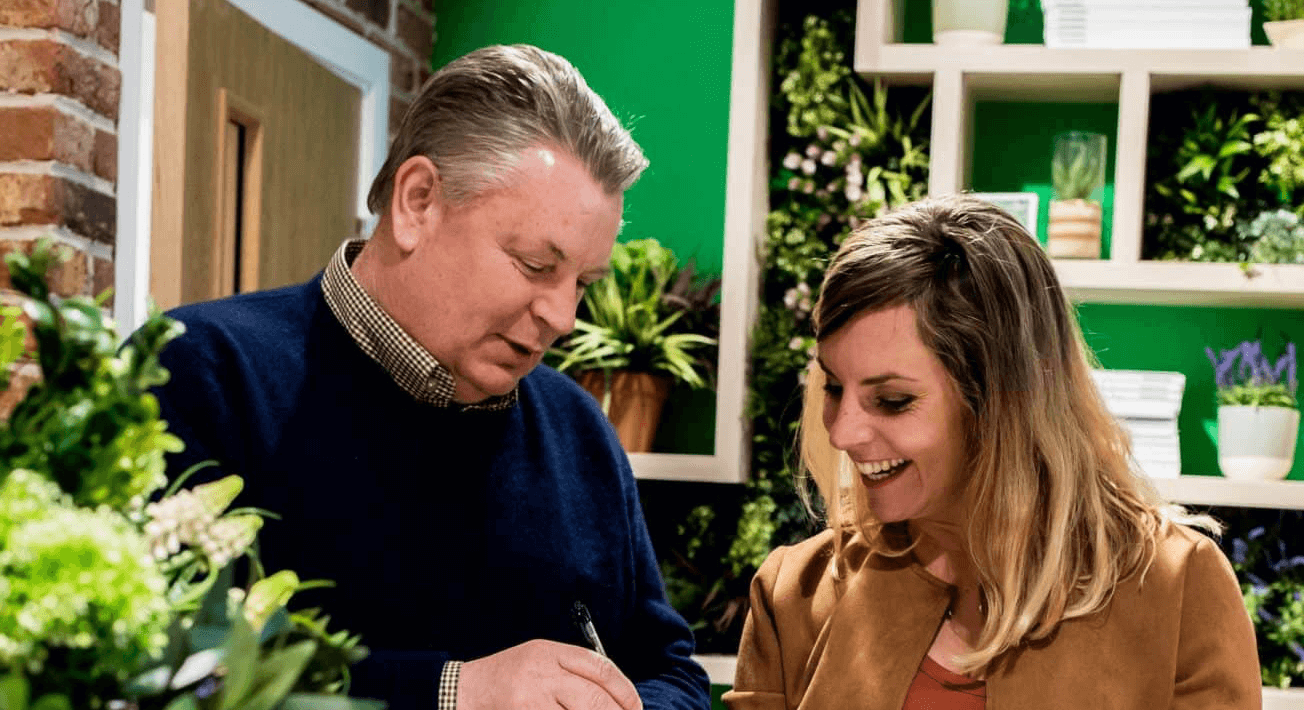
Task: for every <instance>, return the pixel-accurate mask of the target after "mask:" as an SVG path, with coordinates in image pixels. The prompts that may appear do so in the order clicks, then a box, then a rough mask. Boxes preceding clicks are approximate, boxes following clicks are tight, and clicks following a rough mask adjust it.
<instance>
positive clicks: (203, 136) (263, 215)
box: [153, 0, 360, 306]
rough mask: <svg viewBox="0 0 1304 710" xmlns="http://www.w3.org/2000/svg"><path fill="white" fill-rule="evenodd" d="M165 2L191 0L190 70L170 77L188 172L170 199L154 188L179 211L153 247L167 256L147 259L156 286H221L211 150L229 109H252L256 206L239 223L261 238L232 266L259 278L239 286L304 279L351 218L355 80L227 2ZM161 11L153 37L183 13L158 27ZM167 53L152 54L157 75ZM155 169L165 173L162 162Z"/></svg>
mask: <svg viewBox="0 0 1304 710" xmlns="http://www.w3.org/2000/svg"><path fill="white" fill-rule="evenodd" d="M162 5H164V6H172V5H188V12H187V13H185V14H186V15H187V16H186V17H185V18H184V19H185V20H186V28H187V29H186V35H187V37H188V41H187V42H186V45H187V49H186V52H185V55H184V56H185V61H184V62H183V63H184V64H185V76H186V78H185V81H184V84H183V83H182V82H181V81H180V80H179V79H175V78H174V79H173V83H174V84H175V85H177V86H179V87H181V88H184V90H185V91H184V94H182V95H184V96H185V97H186V99H185V102H184V126H183V127H182V128H176V127H173V128H172V130H173V132H174V133H180V134H181V135H182V136H183V138H182V141H183V143H184V147H183V152H184V166H185V170H184V176H183V177H182V178H180V180H178V182H181V183H182V185H181V186H180V187H179V188H178V187H176V186H175V185H174V186H172V189H170V190H168V192H169V197H166V198H165V197H164V196H163V195H159V198H160V200H164V199H171V200H174V202H173V203H172V204H171V205H170V206H164V207H161V209H162V210H163V211H164V212H165V213H167V212H168V211H169V210H171V211H180V212H181V213H182V214H181V218H180V220H179V221H180V229H179V230H173V231H170V232H169V233H168V234H167V235H166V236H164V235H159V236H163V239H162V240H161V241H162V242H163V243H162V244H159V246H158V249H156V254H158V255H159V256H160V257H163V258H162V260H161V261H156V262H155V264H154V278H153V281H154V284H153V288H154V290H155V293H156V294H158V295H159V296H161V295H162V294H164V293H165V292H166V293H169V294H171V295H175V296H176V297H177V299H178V302H181V303H188V302H194V301H200V300H206V299H209V298H214V297H217V296H220V295H223V289H222V288H221V286H220V285H221V284H223V283H226V282H227V281H226V279H225V277H224V272H225V273H230V268H231V267H230V266H228V267H227V269H225V270H224V268H223V265H222V258H221V257H220V256H219V254H220V253H221V252H219V251H218V250H217V249H216V247H215V243H217V242H219V241H220V239H221V230H222V229H223V227H222V225H223V224H224V222H223V220H222V219H221V217H220V215H221V211H220V209H219V206H220V205H219V202H218V200H219V198H220V197H221V196H222V193H221V185H222V182H221V166H222V161H221V158H220V156H221V155H222V153H221V152H219V151H221V150H225V147H224V145H225V144H224V139H223V135H224V133H225V131H226V125H227V123H228V121H229V119H230V118H231V116H232V107H234V108H236V109H238V111H239V112H243V114H244V115H249V116H256V117H257V119H258V121H259V126H258V127H259V130H258V134H259V136H260V145H261V150H262V155H261V161H260V163H261V170H260V171H259V172H258V176H259V177H260V178H261V186H260V188H261V189H260V190H259V194H258V195H257V199H258V200H260V202H261V206H260V210H259V212H260V214H258V216H257V220H256V221H253V222H252V223H249V230H246V231H251V233H256V234H257V235H259V239H258V242H257V244H256V245H255V246H256V247H257V248H256V250H255V253H253V254H246V255H245V256H249V257H250V258H251V259H252V261H251V263H250V264H249V265H247V266H246V265H240V266H236V267H234V268H239V269H240V272H241V273H242V275H243V274H246V273H256V280H247V279H245V278H243V277H242V279H241V286H242V288H243V289H244V290H253V289H254V288H270V287H274V286H280V285H284V284H289V283H295V282H299V281H303V280H305V279H307V278H309V277H310V276H311V275H312V274H314V273H315V272H316V271H318V270H319V269H321V268H322V266H324V265H325V263H326V261H327V259H328V258H329V257H330V254H331V253H332V252H333V251H334V249H335V248H336V247H337V246H338V245H339V243H340V242H341V241H342V240H344V239H347V238H349V237H350V236H352V235H353V233H354V230H355V228H356V219H355V214H354V206H355V203H356V180H357V165H356V161H357V141H358V131H359V100H360V96H359V92H358V90H357V89H356V88H355V87H353V86H351V85H349V84H348V83H346V82H345V81H343V80H342V79H340V78H338V77H336V76H335V75H334V74H332V73H331V72H330V71H329V70H327V69H325V68H323V67H322V66H320V65H319V64H318V63H317V62H316V61H315V60H314V59H313V58H312V57H311V56H309V55H308V54H306V53H305V52H303V51H302V50H300V49H299V48H297V47H295V46H294V45H292V44H290V43H289V42H287V41H285V40H284V39H282V38H281V37H279V36H277V35H276V34H274V33H273V32H271V31H270V30H268V29H266V28H265V27H263V26H262V25H261V24H259V23H258V22H257V21H255V20H253V19H252V18H250V17H248V16H246V15H245V14H244V13H242V12H241V11H240V10H238V9H236V8H234V7H232V6H231V5H230V4H228V3H227V2H226V1H225V0H190V2H188V3H162ZM163 19H164V18H163V16H162V13H161V14H160V31H159V36H160V47H162V42H163V37H164V36H166V35H168V34H169V33H170V32H176V27H175V26H173V25H175V23H176V22H177V21H179V18H178V17H176V16H175V15H174V16H173V17H172V18H171V19H173V21H174V22H173V23H169V25H165V24H164V23H163ZM173 44H175V42H173ZM171 61H172V59H171V58H169V57H166V56H165V55H163V54H162V52H160V61H159V65H160V72H161V73H162V68H163V67H164V66H165V65H167V64H169V62H171ZM161 88H162V87H161ZM223 90H225V91H226V92H227V94H226V95H227V100H226V102H225V103H223V102H222V100H221V96H222V91H223ZM163 93H165V92H164V91H162V90H160V95H162V94H163ZM231 97H238V100H235V101H232V100H231ZM169 110H170V111H175V108H171V109H169ZM172 117H173V118H175V113H173V114H172ZM174 148H175V147H174ZM157 153H158V151H156V154H157ZM170 157H171V160H172V161H175V160H176V158H175V156H170ZM175 172H176V171H175V168H172V169H171V172H169V173H168V174H169V175H171V176H172V177H171V178H170V179H173V180H177V177H176V176H175ZM160 176H161V177H160V182H164V181H165V179H166V178H163V177H162V171H160ZM246 187H248V186H246ZM178 195H179V196H180V197H179V199H178V197H177V196H178ZM168 216H169V217H171V219H172V220H173V222H174V223H175V222H176V221H177V218H176V216H175V215H174V214H169V215H168ZM172 226H173V227H175V225H172ZM156 234H157V233H156ZM246 251H248V250H246ZM178 254H179V256H178ZM178 264H179V265H180V267H179V268H178ZM175 282H179V285H178V284H177V283H175ZM158 301H159V303H160V305H165V306H168V305H174V303H173V302H171V301H165V300H164V298H161V297H159V298H158Z"/></svg>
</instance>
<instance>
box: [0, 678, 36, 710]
mask: <svg viewBox="0 0 1304 710" xmlns="http://www.w3.org/2000/svg"><path fill="white" fill-rule="evenodd" d="M28 692H29V689H28V686H27V679H25V678H23V677H22V676H21V675H18V674H17V673H11V674H9V675H7V676H5V677H3V678H0V710H27V694H28Z"/></svg>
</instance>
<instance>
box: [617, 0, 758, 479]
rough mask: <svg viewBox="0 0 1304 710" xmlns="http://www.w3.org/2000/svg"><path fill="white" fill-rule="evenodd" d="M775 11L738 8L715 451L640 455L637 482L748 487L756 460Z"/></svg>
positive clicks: (740, 1)
mask: <svg viewBox="0 0 1304 710" xmlns="http://www.w3.org/2000/svg"><path fill="white" fill-rule="evenodd" d="M773 18H774V12H773V6H772V5H771V4H770V2H769V0H737V1H736V2H735V4H734V36H733V67H732V73H731V74H730V76H731V83H730V87H729V153H728V163H727V167H726V174H725V205H724V265H723V269H722V273H721V284H720V350H719V353H720V354H719V357H720V362H721V363H723V364H724V366H722V367H720V368H719V373H720V375H719V381H718V388H717V389H716V393H715V394H716V397H715V402H716V404H715V451H714V452H713V453H712V454H709V455H700V454H660V453H656V454H633V455H631V456H630V457H629V458H630V464H631V465H632V466H633V468H634V475H635V476H636V477H637V478H644V479H654V480H669V481H709V482H714V483H742V482H743V481H745V480H747V472H748V466H749V462H750V460H751V454H750V451H751V447H750V446H749V442H750V438H749V436H750V433H749V427H748V422H747V421H746V419H745V418H744V415H743V407H744V404H745V402H746V400H747V377H748V374H749V372H750V368H749V367H747V366H746V363H748V362H750V353H749V350H748V336H749V334H750V332H751V327H752V323H754V322H755V320H756V316H755V314H756V298H757V296H756V294H757V293H758V292H759V290H760V273H761V266H760V263H759V260H758V258H757V253H756V244H757V241H758V240H759V239H760V238H761V235H763V234H764V233H765V213H766V210H767V205H768V204H769V194H768V192H767V190H768V187H767V180H766V175H767V171H768V167H767V162H766V151H765V145H766V136H767V134H766V121H767V114H766V107H767V106H768V105H769V100H770V71H769V69H770V53H771V50H770V45H771V41H770V40H771V38H772V37H773V34H774V31H773Z"/></svg>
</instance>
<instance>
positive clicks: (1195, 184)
mask: <svg viewBox="0 0 1304 710" xmlns="http://www.w3.org/2000/svg"><path fill="white" fill-rule="evenodd" d="M1302 109H1304V93H1300V92H1277V91H1265V92H1231V91H1214V90H1210V89H1202V90H1194V91H1183V92H1175V93H1172V94H1162V95H1157V96H1156V97H1155V98H1154V101H1153V102H1152V108H1151V123H1150V126H1151V128H1150V135H1149V139H1148V143H1149V151H1148V157H1147V166H1146V174H1147V192H1146V217H1145V235H1144V238H1143V241H1142V256H1143V258H1146V259H1178V260H1190V261H1218V262H1246V261H1250V260H1251V257H1250V254H1249V252H1250V249H1251V248H1252V246H1253V244H1252V242H1251V241H1249V240H1248V239H1247V234H1246V225H1247V224H1248V223H1250V222H1251V221H1252V220H1253V219H1254V218H1255V217H1257V216H1258V215H1260V214H1262V213H1265V212H1272V211H1274V210H1277V209H1279V208H1281V207H1283V206H1284V207H1287V208H1293V207H1294V206H1295V205H1294V203H1295V202H1297V199H1296V197H1297V193H1298V190H1299V186H1300V184H1301V178H1304V127H1302V126H1301V125H1300V123H1299V121H1298V120H1297V119H1296V117H1297V116H1298V115H1299V114H1300V112H1301V110H1302ZM1292 121H1293V122H1292ZM1250 176H1257V178H1256V179H1249V177H1250Z"/></svg>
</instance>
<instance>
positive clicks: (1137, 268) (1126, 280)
mask: <svg viewBox="0 0 1304 710" xmlns="http://www.w3.org/2000/svg"><path fill="white" fill-rule="evenodd" d="M1055 271H1056V273H1058V274H1059V278H1060V283H1061V284H1063V286H1064V288H1065V290H1066V291H1067V292H1068V294H1069V296H1070V297H1071V298H1073V300H1075V301H1086V302H1091V303H1148V304H1166V305H1188V306H1195V305H1200V306H1265V307H1277V308H1304V265H1298V264H1254V265H1251V266H1250V268H1249V271H1248V272H1246V271H1243V270H1242V269H1241V266H1240V265H1239V264H1204V263H1199V264H1197V263H1188V262H1177V261H1133V262H1125V261H1108V260H1100V259H1081V260H1077V259H1056V260H1055Z"/></svg>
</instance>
